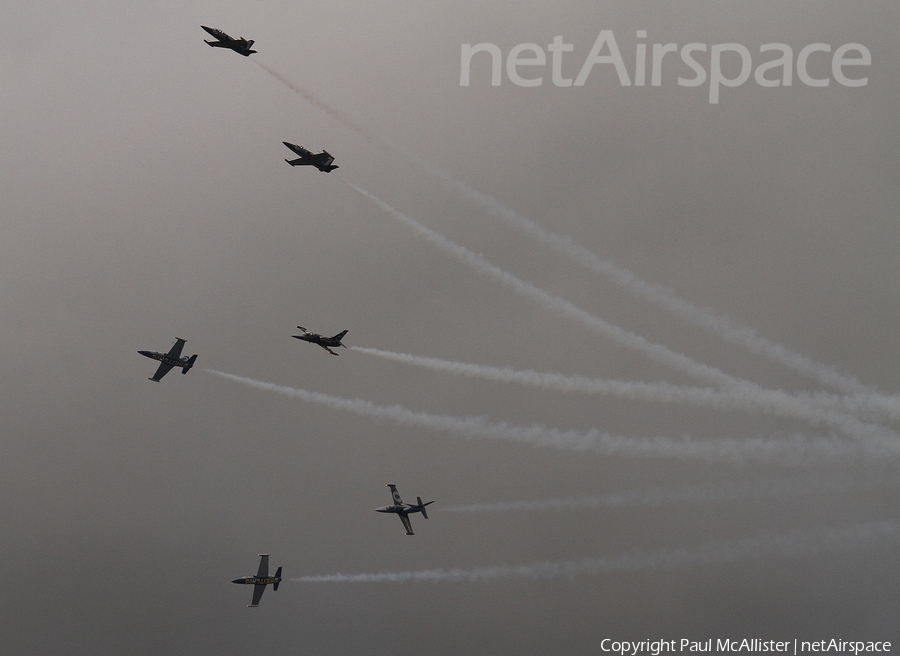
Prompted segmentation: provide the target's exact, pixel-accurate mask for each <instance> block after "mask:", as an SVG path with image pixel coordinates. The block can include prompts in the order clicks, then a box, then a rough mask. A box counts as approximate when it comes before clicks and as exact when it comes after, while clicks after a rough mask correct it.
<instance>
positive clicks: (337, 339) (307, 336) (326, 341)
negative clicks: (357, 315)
mask: <svg viewBox="0 0 900 656" xmlns="http://www.w3.org/2000/svg"><path fill="white" fill-rule="evenodd" d="M297 328H299V329H300V330H302V331H303V334H302V335H291V337H293V338H294V339H302V340H303V341H304V342H311V343H312V344H318V345H319V346H321V347H322V348H323V349H325V350H326V351H328V352H329V353H331V355H340V354H339V353H335V352H334V351H332V350H331V349H330V348H328V347H329V346H333V347H334V348H337V347H338V346H343V347H344V348H347V347H346V346H344V344H341V340H342V339H344V335H346V334H347V331H346V330H342V331H341V332H339V333H338V334H337V335H335V336H334V337H322V335H318V334H316V333H311V332H309V331H308V330H307V329H306V328H304V327H303V326H297Z"/></svg>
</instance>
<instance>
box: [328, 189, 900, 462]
mask: <svg viewBox="0 0 900 656" xmlns="http://www.w3.org/2000/svg"><path fill="white" fill-rule="evenodd" d="M344 182H345V183H346V184H347V185H348V186H349V187H350V188H351V189H353V190H354V191H355V192H356V193H358V194H359V195H361V196H363V197H364V198H368V199H369V200H370V201H372V202H373V203H374V204H375V205H377V206H378V207H380V208H381V209H382V210H384V211H385V212H387V213H388V214H390V215H391V216H393V217H395V218H397V219H398V220H400V222H401V223H403V224H404V225H406V226H407V227H409V228H412V229H413V231H415V232H416V233H417V234H419V235H421V236H423V237H424V238H425V239H426V240H427V241H429V242H431V243H432V244H434V245H436V246H437V247H439V248H440V249H441V250H443V251H444V252H445V253H447V254H449V255H452V256H453V257H455V258H456V259H458V260H460V261H461V262H462V263H463V264H465V265H467V266H469V267H470V268H471V269H472V270H474V271H475V272H477V273H481V274H483V275H486V276H488V277H490V278H491V279H493V280H495V281H497V282H499V283H501V284H503V285H505V286H506V287H508V288H510V289H512V290H513V291H515V292H516V293H518V294H520V295H522V296H524V297H525V298H528V299H529V300H531V301H533V302H535V303H537V304H539V305H540V306H542V307H544V308H545V309H547V310H550V311H552V312H558V313H559V314H561V315H562V316H565V317H569V318H571V319H575V320H577V321H579V322H581V324H582V325H584V326H586V327H588V328H590V329H592V330H594V331H597V332H599V333H600V334H602V335H605V336H606V337H609V338H611V339H612V340H614V341H615V342H617V343H619V344H621V345H622V346H624V347H626V348H631V349H634V350H636V351H639V352H641V353H643V354H644V355H646V356H647V357H648V358H650V359H651V360H653V361H656V362H659V363H661V364H664V365H666V366H668V367H671V368H672V369H675V370H677V371H681V372H683V373H685V374H688V375H691V376H694V377H696V378H699V379H701V380H706V381H707V382H710V383H712V384H714V385H717V386H719V387H722V388H724V389H725V390H727V391H730V392H732V393H734V394H739V395H740V396H743V397H746V398H755V399H756V403H757V405H759V406H768V407H775V406H777V407H779V408H781V411H782V412H784V413H787V414H790V416H793V417H797V418H801V419H803V420H805V421H809V422H812V423H814V424H816V423H824V424H827V425H829V426H832V427H834V428H836V429H838V430H840V431H842V432H844V433H845V434H847V435H849V436H852V437H854V438H857V439H865V440H875V441H880V442H881V443H882V444H884V445H885V446H890V447H893V446H896V445H897V444H898V440H897V435H896V433H894V431H892V430H890V429H887V428H885V427H882V426H874V425H871V424H866V423H864V422H862V421H860V420H859V419H858V418H856V417H853V416H850V415H846V414H844V413H840V412H835V411H832V410H826V409H821V408H815V407H813V406H811V405H809V404H808V403H805V402H803V401H801V400H799V399H796V398H794V397H792V396H790V395H789V394H787V393H785V392H783V391H780V390H766V389H764V388H763V387H761V386H759V385H757V384H756V383H753V382H751V381H748V380H744V379H741V378H738V377H736V376H732V375H730V374H726V373H725V372H724V371H722V370H720V369H717V368H715V367H711V366H709V365H705V364H702V363H700V362H697V361H696V360H693V359H692V358H689V357H687V356H686V355H682V354H681V353H676V352H674V351H672V350H671V349H669V348H667V347H665V346H663V345H662V344H654V343H653V342H650V341H649V340H647V339H645V338H644V337H641V336H640V335H637V334H635V333H633V332H630V331H628V330H625V329H623V328H619V327H618V326H615V325H613V324H611V323H609V322H608V321H605V320H604V319H601V318H600V317H596V316H594V315H592V314H590V313H588V312H586V311H584V310H582V309H581V308H579V307H576V306H575V305H573V304H572V303H570V302H569V301H567V300H565V299H563V298H560V297H559V296H554V295H552V294H548V293H547V292H545V291H544V290H542V289H540V288H538V287H536V286H535V285H533V284H531V283H529V282H525V281H524V280H520V279H519V278H517V277H515V276H514V275H512V274H511V273H509V272H507V271H504V270H503V269H500V268H499V267H497V266H494V265H493V264H491V263H490V262H489V261H488V260H487V259H486V258H485V257H484V256H483V255H481V254H479V253H475V252H473V251H470V250H469V249H467V248H465V247H463V246H460V245H459V244H457V243H456V242H454V241H451V240H449V239H447V238H446V237H444V236H443V235H442V234H440V233H438V232H435V231H434V230H432V229H430V228H427V227H425V226H424V225H422V224H421V223H419V222H418V221H415V220H413V219H411V218H410V217H408V216H406V215H405V214H403V213H402V212H401V211H399V210H397V209H395V208H394V207H391V206H390V205H388V204H387V203H385V202H384V201H383V200H381V199H380V198H378V197H377V196H374V195H372V194H370V193H369V192H368V191H366V190H365V189H362V188H360V187H358V186H357V185H355V184H353V183H352V182H349V181H347V180H344Z"/></svg>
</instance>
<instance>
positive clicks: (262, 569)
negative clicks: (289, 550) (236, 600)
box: [232, 554, 282, 608]
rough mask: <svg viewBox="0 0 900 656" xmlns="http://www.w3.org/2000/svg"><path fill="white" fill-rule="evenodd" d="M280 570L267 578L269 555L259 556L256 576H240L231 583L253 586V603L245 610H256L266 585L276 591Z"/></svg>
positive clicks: (279, 579)
mask: <svg viewBox="0 0 900 656" xmlns="http://www.w3.org/2000/svg"><path fill="white" fill-rule="evenodd" d="M281 580H282V579H281V568H280V567H279V568H278V569H276V570H275V576H269V554H259V571H258V572H256V576H242V577H241V578H239V579H235V580H234V581H232V583H240V584H241V585H252V586H253V601H251V602H250V604H249V605H248V606H247V608H256V607H257V606H259V600H260V599H262V596H263V592H265V591H266V586H267V585H270V584H271V585H272V589H273V590H278V584H279V583H281Z"/></svg>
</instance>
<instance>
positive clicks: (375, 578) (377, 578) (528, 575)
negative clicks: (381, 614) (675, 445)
mask: <svg viewBox="0 0 900 656" xmlns="http://www.w3.org/2000/svg"><path fill="white" fill-rule="evenodd" d="M898 537H900V523H898V522H896V521H883V522H873V523H869V524H858V525H855V526H849V527H845V528H821V529H816V530H811V531H794V532H792V533H787V534H782V535H768V534H762V535H759V536H756V537H751V538H745V539H743V540H736V541H728V542H726V541H721V542H707V543H705V544H701V545H698V546H695V547H681V548H678V549H666V550H655V551H632V552H630V553H625V554H622V555H620V556H616V557H613V558H589V559H585V560H564V561H558V562H539V563H530V564H526V565H496V566H493V567H471V568H454V569H445V568H437V569H426V570H415V571H406V572H380V573H373V574H320V575H313V576H301V577H299V578H295V579H290V580H291V581H299V582H302V583H413V582H414V583H420V582H432V583H438V582H449V583H460V582H476V581H495V580H498V579H528V580H533V581H534V580H540V579H552V578H575V577H582V576H590V575H597V574H609V573H614V572H635V571H643V570H655V569H664V568H670V567H698V566H702V565H708V564H712V563H730V562H736V561H740V560H749V559H755V560H758V559H760V558H768V557H782V558H785V557H787V558H790V557H797V556H808V555H814V554H820V553H831V552H835V551H846V550H848V549H852V548H854V547H858V546H859V545H860V544H863V543H871V542H881V541H889V540H896V539H897V538H898Z"/></svg>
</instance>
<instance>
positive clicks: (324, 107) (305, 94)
mask: <svg viewBox="0 0 900 656" xmlns="http://www.w3.org/2000/svg"><path fill="white" fill-rule="evenodd" d="M252 61H253V63H255V64H256V65H257V66H259V67H260V68H261V69H263V70H264V71H265V72H266V73H268V74H269V75H271V76H272V77H274V78H275V79H276V80H278V81H279V82H281V83H282V84H283V85H284V86H286V87H287V88H288V89H290V90H291V91H293V92H294V93H296V94H299V95H300V96H301V97H302V98H303V100H305V101H306V102H308V103H309V104H310V105H312V106H314V107H316V108H317V109H319V110H321V111H322V112H324V113H325V114H327V115H328V116H330V117H331V118H333V119H334V120H335V121H337V122H338V123H341V124H342V125H344V126H345V127H348V128H350V129H351V130H353V131H354V132H356V133H358V134H359V135H360V136H362V137H364V138H365V139H366V140H367V141H379V142H380V140H379V139H377V138H376V137H375V135H373V134H372V133H371V132H369V131H368V130H366V129H365V128H364V127H362V126H361V125H359V124H358V123H354V122H353V121H351V120H350V119H349V118H347V117H346V116H344V115H343V114H342V113H341V112H339V111H338V110H336V109H335V108H334V107H332V106H330V105H328V104H327V103H324V102H322V101H321V100H319V99H318V98H317V97H316V96H315V95H313V94H312V93H311V92H310V91H307V90H306V89H304V88H303V87H301V86H300V85H298V84H294V83H293V82H291V81H290V80H288V79H287V78H286V77H284V76H283V75H281V74H279V73H277V72H276V71H274V70H272V69H271V68H269V67H268V66H266V65H265V64H263V63H262V62H260V61H259V60H258V59H255V58H254V59H253V60H252Z"/></svg>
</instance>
